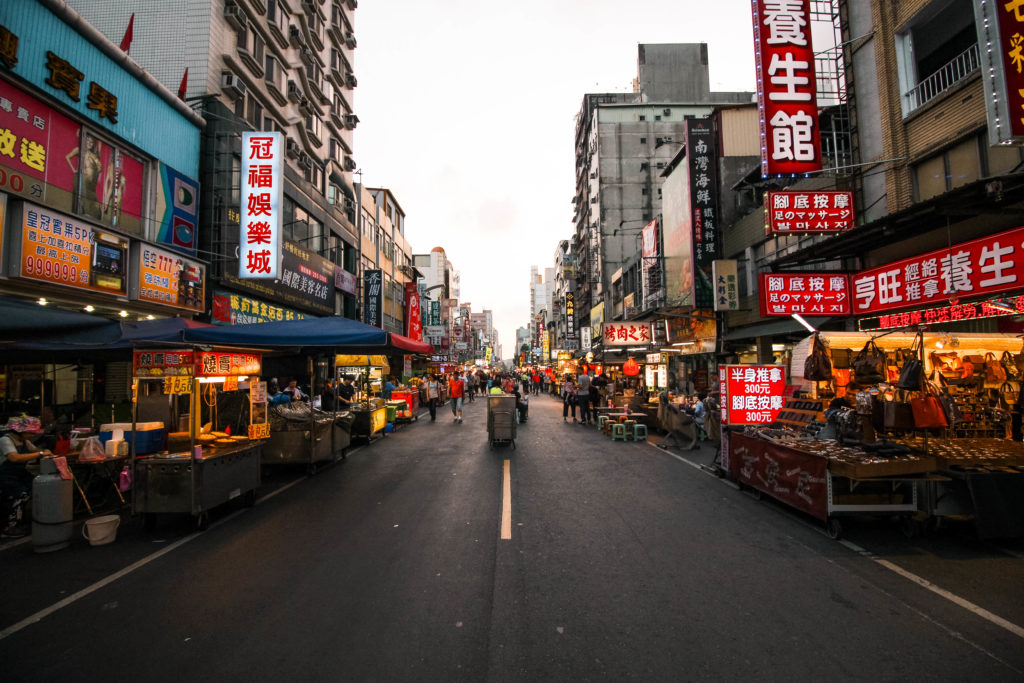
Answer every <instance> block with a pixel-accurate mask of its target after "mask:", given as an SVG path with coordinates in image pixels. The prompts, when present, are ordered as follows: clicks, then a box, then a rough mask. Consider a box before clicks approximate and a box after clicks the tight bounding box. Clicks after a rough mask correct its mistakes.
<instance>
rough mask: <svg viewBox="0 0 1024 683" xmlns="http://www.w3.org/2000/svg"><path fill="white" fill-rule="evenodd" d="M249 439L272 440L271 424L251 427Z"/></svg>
mask: <svg viewBox="0 0 1024 683" xmlns="http://www.w3.org/2000/svg"><path fill="white" fill-rule="evenodd" d="M249 438H250V439H252V440H255V439H269V438H270V423H269V422H268V423H265V424H261V425H249Z"/></svg>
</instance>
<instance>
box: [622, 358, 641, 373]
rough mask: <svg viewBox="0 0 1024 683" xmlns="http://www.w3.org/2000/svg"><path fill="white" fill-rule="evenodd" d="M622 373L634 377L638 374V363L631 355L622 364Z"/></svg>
mask: <svg viewBox="0 0 1024 683" xmlns="http://www.w3.org/2000/svg"><path fill="white" fill-rule="evenodd" d="M622 373H623V374H624V375H627V376H628V377H636V376H637V375H639V374H640V364H639V363H637V362H636V361H635V360H634V359H633V358H632V357H631V358H630V359H629V360H627V361H626V362H625V363H623V364H622Z"/></svg>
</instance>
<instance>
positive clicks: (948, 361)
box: [928, 351, 963, 378]
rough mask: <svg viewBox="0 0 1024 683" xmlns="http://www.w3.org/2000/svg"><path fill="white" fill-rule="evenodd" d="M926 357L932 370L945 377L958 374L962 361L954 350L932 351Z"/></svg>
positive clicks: (957, 375)
mask: <svg viewBox="0 0 1024 683" xmlns="http://www.w3.org/2000/svg"><path fill="white" fill-rule="evenodd" d="M928 358H929V359H931V361H932V372H938V373H940V374H942V375H944V376H946V377H947V378H948V377H951V376H952V377H959V376H960V372H961V366H962V365H963V363H961V362H960V356H958V355H956V351H946V352H944V353H939V352H938V351H932V353H931V354H930V355H929V356H928Z"/></svg>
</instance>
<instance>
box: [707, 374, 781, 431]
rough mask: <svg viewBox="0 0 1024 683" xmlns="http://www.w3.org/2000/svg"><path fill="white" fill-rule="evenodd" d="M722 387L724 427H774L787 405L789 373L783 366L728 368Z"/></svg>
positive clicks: (723, 377) (720, 380) (720, 381)
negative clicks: (787, 373) (765, 425)
mask: <svg viewBox="0 0 1024 683" xmlns="http://www.w3.org/2000/svg"><path fill="white" fill-rule="evenodd" d="M719 385H720V389H721V392H722V424H723V425H737V426H741V425H764V424H770V423H772V422H775V420H776V418H778V416H779V413H780V412H781V411H782V408H783V406H784V405H785V398H784V396H783V394H784V392H785V389H786V370H785V368H783V367H782V366H781V365H725V366H722V369H721V374H720V379H719Z"/></svg>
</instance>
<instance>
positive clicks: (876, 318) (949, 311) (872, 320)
mask: <svg viewBox="0 0 1024 683" xmlns="http://www.w3.org/2000/svg"><path fill="white" fill-rule="evenodd" d="M1004 315H1024V296H1016V297H1012V298H1007V299H1002V300H995V301H975V302H973V303H968V304H955V305H952V306H939V307H937V308H926V309H924V310H918V311H905V312H903V313H885V314H883V315H873V316H870V317H867V318H861V319H860V320H858V321H857V329H858V330H860V331H861V332H872V331H874V330H894V329H899V328H901V327H917V326H919V325H938V324H940V323H958V322H963V321H964V320H977V319H979V318H998V317H1000V316H1004Z"/></svg>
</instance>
